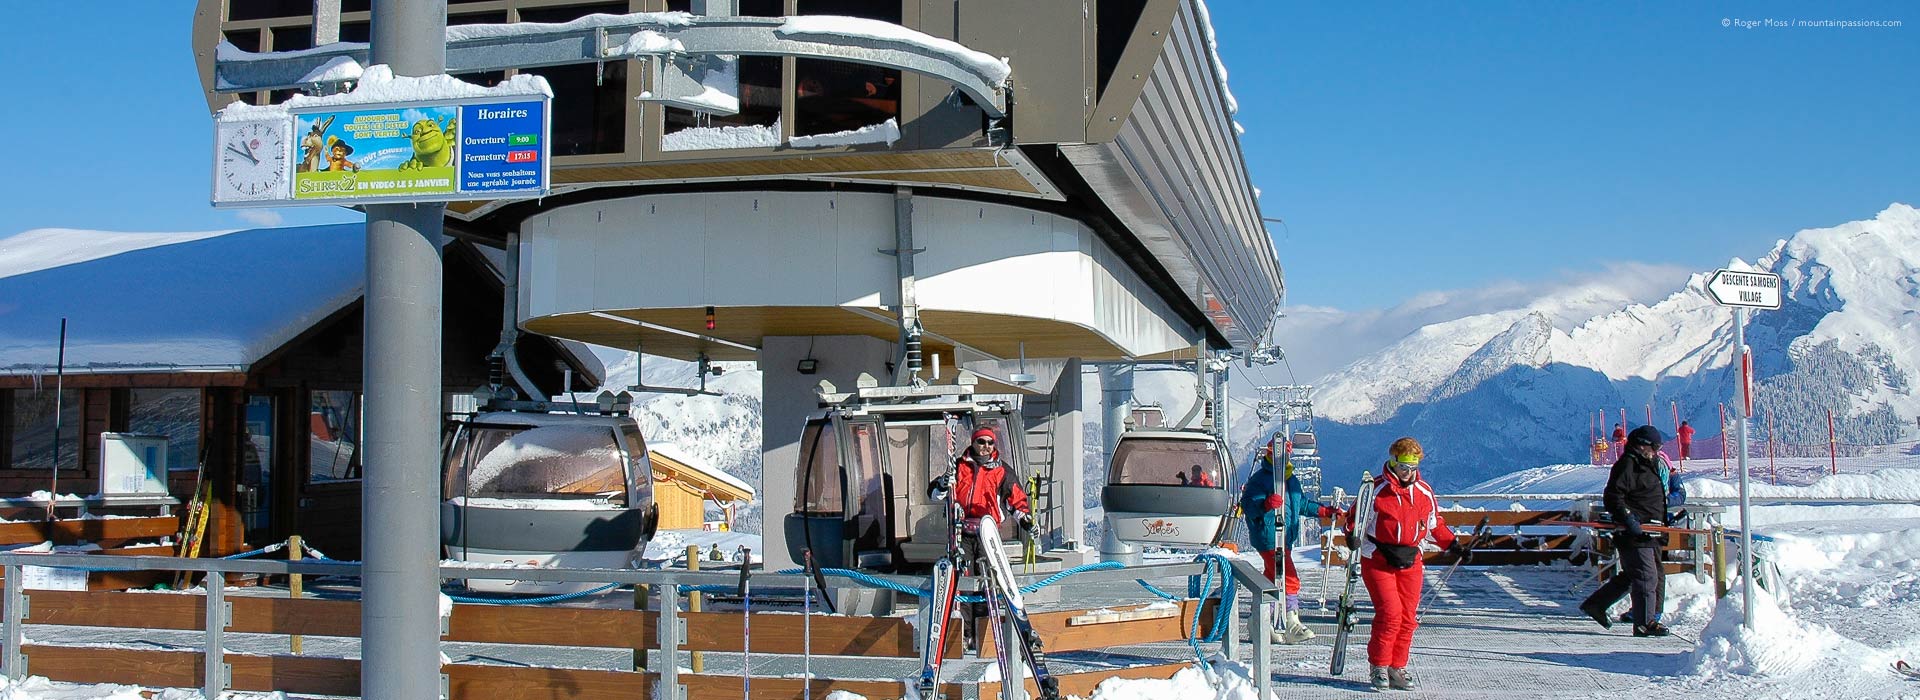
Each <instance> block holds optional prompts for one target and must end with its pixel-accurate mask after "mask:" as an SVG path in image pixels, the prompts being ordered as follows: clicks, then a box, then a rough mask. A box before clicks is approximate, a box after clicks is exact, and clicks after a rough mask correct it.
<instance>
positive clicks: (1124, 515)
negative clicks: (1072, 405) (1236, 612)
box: [1100, 430, 1233, 547]
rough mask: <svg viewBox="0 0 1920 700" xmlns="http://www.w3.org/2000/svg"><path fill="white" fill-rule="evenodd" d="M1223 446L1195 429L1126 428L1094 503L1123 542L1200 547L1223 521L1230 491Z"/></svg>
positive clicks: (1215, 535) (1227, 513) (1211, 540)
mask: <svg viewBox="0 0 1920 700" xmlns="http://www.w3.org/2000/svg"><path fill="white" fill-rule="evenodd" d="M1228 464H1229V463H1228V461H1227V459H1226V450H1225V448H1224V447H1222V446H1221V444H1220V441H1219V439H1218V438H1215V437H1214V436H1213V435H1212V434H1210V433H1206V432H1202V431H1198V430H1130V431H1127V432H1125V433H1122V434H1121V435H1120V442H1119V444H1118V445H1116V446H1115V447H1114V450H1113V460H1112V462H1111V463H1109V464H1108V465H1107V485H1106V486H1105V487H1104V488H1102V489H1101V490H1100V503H1101V505H1102V506H1104V507H1105V509H1106V513H1107V528H1108V529H1109V531H1110V532H1112V533H1113V535H1114V536H1115V537H1116V538H1118V539H1120V540H1121V541H1123V542H1131V543H1135V544H1143V545H1158V546H1167V547H1206V546H1209V545H1211V544H1213V543H1214V541H1215V540H1217V539H1218V538H1219V536H1220V534H1221V532H1223V531H1224V530H1225V528H1226V527H1227V525H1228V518H1229V516H1230V511H1229V509H1230V508H1231V507H1232V504H1233V490H1232V488H1231V484H1229V483H1228V482H1229V479H1228V476H1229V474H1231V470H1230V469H1228V466H1227V465H1228Z"/></svg>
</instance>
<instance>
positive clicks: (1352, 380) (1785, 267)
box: [1316, 204, 1920, 423]
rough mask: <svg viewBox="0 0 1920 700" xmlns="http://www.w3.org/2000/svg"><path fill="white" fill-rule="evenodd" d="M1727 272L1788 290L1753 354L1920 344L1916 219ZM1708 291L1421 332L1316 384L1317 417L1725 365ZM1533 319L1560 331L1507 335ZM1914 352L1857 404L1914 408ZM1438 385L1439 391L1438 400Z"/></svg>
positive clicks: (1777, 249) (1579, 301) (1761, 327)
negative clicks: (1775, 280) (1773, 280)
mask: <svg viewBox="0 0 1920 700" xmlns="http://www.w3.org/2000/svg"><path fill="white" fill-rule="evenodd" d="M1727 267H1728V268H1729V269H1736V270H1743V269H1758V270H1766V271H1770V272H1774V273H1776V274H1779V275H1781V276H1782V278H1783V279H1784V281H1785V285H1786V290H1785V293H1786V306H1787V308H1786V309H1784V310H1782V311H1779V312H1766V313H1763V314H1757V315H1756V316H1755V318H1754V321H1753V323H1752V324H1751V326H1750V328H1749V335H1750V341H1749V342H1750V343H1752V344H1754V345H1755V346H1756V347H1757V348H1759V350H1760V351H1764V350H1767V349H1770V348H1771V349H1773V350H1776V351H1777V352H1778V353H1779V354H1788V353H1792V352H1798V351H1803V350H1805V349H1806V348H1810V347H1813V346H1817V345H1820V344H1822V343H1827V342H1831V343H1833V344H1834V346H1835V347H1836V348H1837V349H1838V350H1839V351H1840V352H1845V353H1855V352H1876V351H1875V350H1872V348H1878V350H1879V351H1888V352H1891V351H1894V350H1896V349H1900V348H1909V347H1913V346H1914V345H1916V344H1920V209H1915V208H1914V207H1912V206H1909V205H1906V204H1894V205H1892V206H1889V207H1887V208H1886V209H1885V210H1884V211H1881V212H1880V213H1879V214H1878V215H1877V216H1875V217H1874V218H1872V219H1868V220H1863V221H1854V222H1850V223H1846V224H1842V225H1839V226H1834V227H1831V228H1823V229H1808V230H1804V231H1800V232H1798V233H1796V234H1794V235H1793V236H1791V237H1789V238H1786V239H1782V240H1779V241H1776V242H1775V243H1774V244H1773V245H1772V247H1771V248H1770V249H1769V250H1768V252H1767V253H1766V254H1765V255H1762V256H1760V257H1759V259H1758V261H1757V262H1755V263H1748V262H1746V261H1744V260H1742V259H1740V258H1733V259H1731V260H1730V261H1729V262H1728V264H1727ZM1678 281H1680V280H1676V282H1678ZM1705 283H1706V275H1705V274H1702V273H1695V274H1691V275H1688V276H1687V277H1686V278H1685V280H1684V283H1682V284H1680V285H1679V288H1678V289H1676V290H1675V291H1673V292H1671V293H1670V294H1668V295H1666V297H1665V298H1662V299H1659V300H1657V301H1653V302H1652V303H1621V299H1622V298H1623V297H1626V296H1627V294H1625V293H1623V292H1624V291H1625V289H1624V287H1625V285H1618V286H1613V285H1608V284H1606V283H1604V282H1599V283H1594V284H1591V285H1576V286H1573V287H1568V288H1564V289H1558V290H1555V291H1554V292H1553V293H1551V294H1549V295H1545V296H1542V297H1540V298H1538V299H1535V300H1533V301H1531V302H1528V303H1526V304H1524V306H1521V308H1519V309H1513V310H1503V311H1495V312H1490V313H1481V314H1477V315H1473V316H1468V317H1465V318H1459V319H1454V320H1450V321H1444V322H1440V323H1435V324H1430V325H1427V326H1424V327H1422V328H1420V329H1418V330H1416V331H1414V332H1413V333H1412V334H1409V335H1408V336H1407V337H1406V338H1405V339H1403V340H1401V341H1400V342H1398V343H1395V344H1394V345H1392V346H1390V347H1388V348H1386V349H1384V350H1381V351H1379V352H1376V353H1373V354H1371V355H1368V356H1366V357H1364V358H1361V359H1360V360H1358V361H1356V362H1354V363H1353V364H1351V365H1349V366H1348V367H1346V368H1345V369H1342V370H1340V371H1339V372H1335V373H1333V374H1331V375H1329V376H1328V377H1326V378H1325V379H1323V380H1322V381H1321V389H1320V392H1319V394H1318V396H1316V408H1317V409H1318V410H1319V411H1320V413H1321V415H1323V416H1326V417H1328V418H1332V419H1334V420H1339V421H1345V422H1357V423H1372V422H1379V421H1382V420H1385V419H1387V418H1388V417H1390V416H1392V415H1393V414H1394V412H1395V411H1397V410H1399V409H1400V408H1401V407H1403V406H1405V405H1407V404H1410V403H1422V402H1426V401H1430V400H1434V399H1439V398H1446V397H1447V396H1453V395H1458V394H1459V393H1464V392H1466V391H1469V390H1471V389H1472V387H1473V386H1474V385H1476V384H1477V383H1478V382H1479V381H1483V380H1485V379H1487V378H1490V377H1493V376H1497V375H1498V374H1500V372H1501V371H1502V369H1503V366H1502V364H1501V363H1503V362H1505V363H1506V365H1505V366H1532V367H1539V366H1543V365H1544V364H1545V363H1548V362H1551V363H1554V364H1561V365H1567V366H1570V367H1575V368H1580V369H1584V370H1591V371H1593V372H1595V373H1597V374H1599V375H1601V376H1603V377H1604V378H1606V379H1607V380H1609V381H1611V382H1614V383H1621V382H1660V381H1664V380H1675V379H1680V378H1686V377H1691V376H1694V375H1696V374H1698V373H1701V372H1703V371H1709V370H1715V369H1720V368H1724V367H1726V366H1728V365H1729V364H1730V363H1731V358H1732V344H1733V328H1732V320H1733V314H1731V313H1729V312H1728V311H1727V310H1726V309H1724V308H1721V307H1719V306H1718V305H1716V304H1714V303H1713V301H1712V300H1711V299H1710V298H1709V297H1708V296H1707V295H1706V294H1705ZM1410 303H1415V302H1410ZM1532 314H1539V315H1543V316H1545V317H1546V318H1547V319H1550V320H1551V322H1552V326H1553V328H1554V329H1556V330H1555V331H1552V332H1547V331H1541V330H1540V329H1538V328H1535V329H1533V332H1530V333H1520V332H1517V331H1516V329H1515V328H1514V324H1515V322H1516V321H1518V320H1519V318H1520V317H1521V316H1523V315H1532ZM1535 325H1537V323H1536V324H1535ZM1561 330H1563V331H1564V332H1559V331H1561ZM1496 337H1498V338H1502V339H1503V340H1502V342H1503V343H1506V344H1507V346H1508V347H1504V348H1500V349H1498V350H1489V351H1487V352H1484V353H1483V352H1480V351H1481V349H1482V348H1483V347H1488V346H1490V345H1491V346H1495V347H1498V346H1499V345H1500V344H1497V343H1493V342H1492V341H1494V340H1495V339H1496ZM1534 337H1545V338H1547V339H1548V342H1547V344H1546V346H1545V347H1544V348H1540V347H1534V346H1532V345H1527V344H1525V343H1520V342H1519V341H1521V339H1522V338H1528V339H1531V338H1534ZM1769 343H1773V344H1776V345H1777V346H1778V347H1774V346H1773V345H1769ZM1796 349H1797V350H1796ZM1910 355H1911V353H1906V354H1899V353H1896V354H1895V355H1894V356H1893V358H1892V359H1891V360H1890V362H1889V366H1888V367H1886V368H1884V369H1883V370H1882V373H1883V374H1884V375H1886V379H1887V381H1885V382H1884V383H1883V384H1884V385H1883V386H1881V387H1880V388H1879V389H1876V390H1873V391H1871V392H1869V393H1870V394H1871V395H1862V396H1859V397H1858V404H1859V405H1860V406H1861V407H1871V406H1875V405H1881V404H1886V405H1889V406H1891V407H1892V408H1893V409H1894V410H1896V411H1901V412H1908V413H1910V412H1912V411H1913V410H1915V409H1920V397H1915V396H1911V395H1909V394H1908V392H1909V391H1910V390H1909V389H1905V388H1902V387H1903V386H1905V385H1904V384H1903V381H1902V380H1901V379H1900V376H1901V375H1905V376H1915V375H1916V374H1920V360H1916V359H1915V358H1912V357H1911V356H1910ZM1470 359H1471V360H1472V363H1471V366H1468V365H1469V364H1470V363H1469V360H1470ZM1443 384H1445V385H1447V386H1448V389H1447V391H1446V392H1445V393H1444V394H1442V393H1440V392H1438V389H1439V388H1440V387H1441V386H1442V385H1443Z"/></svg>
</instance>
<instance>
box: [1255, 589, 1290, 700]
mask: <svg viewBox="0 0 1920 700" xmlns="http://www.w3.org/2000/svg"><path fill="white" fill-rule="evenodd" d="M1266 597H1267V596H1266V595H1259V594H1256V595H1255V596H1254V604H1253V684H1254V687H1255V688H1256V689H1257V690H1259V691H1260V697H1262V698H1265V697H1267V696H1268V694H1269V693H1272V692H1273V635H1272V634H1270V633H1268V632H1267V630H1271V629H1273V612H1272V611H1273V609H1272V608H1270V607H1268V606H1267V601H1266V600H1264V599H1265V598H1266ZM1282 600H1284V599H1282ZM1280 604H1281V605H1284V604H1285V603H1280Z"/></svg>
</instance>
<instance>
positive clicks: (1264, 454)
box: [1240, 447, 1334, 644]
mask: <svg viewBox="0 0 1920 700" xmlns="http://www.w3.org/2000/svg"><path fill="white" fill-rule="evenodd" d="M1255 467H1256V468H1255V469H1254V471H1253V474H1251V475H1249V476H1248V477H1247V481H1246V488H1244V489H1242V490H1241V491H1240V512H1241V515H1242V517H1244V518H1246V521H1247V539H1248V540H1249V541H1250V543H1251V544H1252V545H1253V548H1254V549H1256V550H1259V552H1260V560H1261V563H1262V564H1263V565H1264V566H1265V572H1266V574H1267V580H1269V581H1275V582H1278V579H1276V578H1275V574H1276V573H1278V574H1280V575H1281V576H1282V577H1284V578H1285V579H1286V584H1285V587H1286V592H1287V608H1286V613H1285V614H1284V615H1282V616H1280V617H1278V618H1276V622H1277V623H1278V624H1279V625H1281V626H1282V627H1283V629H1284V631H1282V630H1278V629H1276V630H1272V631H1271V633H1272V635H1273V638H1274V641H1277V642H1281V643H1283V644H1298V643H1300V642H1304V641H1307V640H1309V639H1312V638H1313V637H1314V634H1313V630H1311V629H1308V628H1307V626H1306V625H1305V624H1302V623H1301V622H1300V574H1299V572H1298V571H1297V570H1295V567H1294V565H1293V557H1292V554H1291V552H1292V550H1293V548H1294V547H1295V546H1298V545H1299V543H1300V520H1301V518H1303V517H1308V516H1311V517H1316V518H1324V517H1331V516H1332V515H1333V514H1334V510H1333V509H1332V508H1328V507H1327V506H1325V505H1322V504H1321V503H1320V502H1319V501H1314V500H1310V499H1308V498H1307V496H1306V493H1305V492H1304V490H1303V489H1302V488H1301V486H1300V479H1298V478H1296V477H1294V475H1293V462H1292V461H1288V462H1287V465H1286V470H1287V471H1286V490H1287V492H1286V495H1285V497H1284V498H1283V497H1282V496H1281V495H1280V494H1276V493H1274V492H1273V451H1272V448H1271V447H1262V448H1261V450H1260V455H1259V456H1258V457H1257V458H1256V459H1255ZM1279 511H1284V517H1285V518H1286V520H1285V522H1286V526H1287V541H1286V543H1285V547H1284V548H1282V547H1280V546H1279V544H1280V543H1279V542H1277V539H1278V537H1277V533H1276V532H1275V530H1276V529H1277V525H1278V523H1277V522H1276V519H1277V518H1279V517H1281V515H1280V514H1279V513H1278V512H1279ZM1282 549H1284V551H1282ZM1276 567H1279V568H1280V569H1281V571H1278V572H1276V571H1275V568H1276Z"/></svg>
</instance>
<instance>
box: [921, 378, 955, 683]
mask: <svg viewBox="0 0 1920 700" xmlns="http://www.w3.org/2000/svg"><path fill="white" fill-rule="evenodd" d="M944 418H945V427H946V430H947V465H948V467H947V476H946V479H947V494H946V502H947V553H946V554H945V555H944V556H941V557H940V558H939V559H938V560H935V561H934V562H933V576H932V578H931V579H930V580H929V582H928V586H927V589H928V590H929V591H932V593H931V595H930V596H929V597H928V599H927V600H926V601H925V602H924V603H923V604H922V607H923V608H925V614H926V625H924V631H925V637H926V639H925V640H924V641H925V644H924V645H922V647H921V649H920V679H919V682H918V683H917V685H916V689H917V690H919V691H920V692H919V697H920V698H921V699H922V700H931V699H932V698H933V697H935V693H936V692H937V689H938V687H939V685H940V666H941V664H942V662H944V661H945V660H946V651H947V635H948V633H949V632H950V631H952V628H953V601H954V598H955V597H956V596H957V595H958V594H959V592H960V564H961V560H962V559H963V558H964V557H965V556H966V555H965V554H963V553H961V549H960V535H961V528H962V524H963V523H962V521H963V516H962V514H961V512H960V506H959V504H958V503H957V502H956V501H955V499H954V498H953V490H954V488H955V487H956V486H957V484H955V483H954V480H955V478H956V477H957V476H958V475H957V474H956V473H955V472H957V471H958V470H959V462H958V461H957V459H958V458H957V457H956V455H955V454H954V441H955V440H957V439H958V435H957V433H958V431H959V427H960V426H959V420H958V419H956V418H955V417H954V416H953V415H952V414H948V415H946V416H944Z"/></svg>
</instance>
